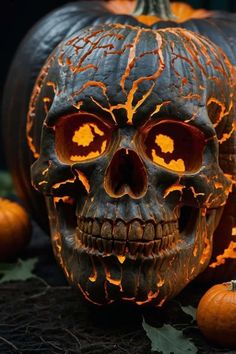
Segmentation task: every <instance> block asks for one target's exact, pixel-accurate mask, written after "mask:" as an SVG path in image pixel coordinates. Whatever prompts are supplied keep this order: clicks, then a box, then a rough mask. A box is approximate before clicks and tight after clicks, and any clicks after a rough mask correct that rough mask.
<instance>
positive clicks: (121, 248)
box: [77, 228, 178, 257]
mask: <svg viewBox="0 0 236 354" xmlns="http://www.w3.org/2000/svg"><path fill="white" fill-rule="evenodd" d="M77 235H78V239H79V240H80V242H81V244H82V245H84V247H88V248H89V249H93V250H98V251H99V252H101V253H105V254H111V253H114V254H116V255H125V254H130V255H131V256H136V257H137V256H138V255H143V256H145V257H148V256H151V255H155V254H156V255H157V254H159V253H160V251H161V250H165V249H167V248H170V247H171V246H172V244H173V243H176V241H177V239H178V232H177V231H175V233H173V234H171V235H169V236H164V237H162V239H158V240H153V241H149V242H144V240H143V242H140V241H136V242H135V241H134V240H132V241H129V240H126V241H122V240H114V239H113V240H111V239H105V238H102V237H99V236H92V235H89V234H87V233H85V232H82V231H81V230H80V229H79V228H77Z"/></svg>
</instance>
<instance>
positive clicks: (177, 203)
mask: <svg viewBox="0 0 236 354" xmlns="http://www.w3.org/2000/svg"><path fill="white" fill-rule="evenodd" d="M199 52H201V53H203V54H202V55H201V57H200V56H199V55H198V53H199ZM231 78H232V66H231V65H230V63H229V61H228V60H227V58H226V57H225V55H224V54H223V52H222V51H221V50H220V49H218V48H217V47H216V46H214V45H213V44H212V43H211V42H209V41H208V40H206V39H205V38H204V37H201V36H198V35H196V34H194V35H193V34H192V32H190V31H187V30H184V29H177V28H175V29H171V28H168V29H163V30H158V31H157V30H151V29H141V28H138V27H137V28H136V27H131V26H128V25H117V24H116V25H105V26H97V27H93V28H88V29H85V30H82V31H80V32H78V33H76V34H75V35H71V36H70V38H67V39H66V40H65V41H64V42H63V43H62V44H60V46H59V47H58V48H57V49H56V50H55V51H54V53H53V54H52V55H51V57H50V58H49V60H48V61H47V63H46V64H45V66H44V68H43V70H42V71H41V74H40V76H39V78H38V81H37V83H36V86H35V89H34V92H33V95H32V99H31V104H30V109H29V116H28V131H32V126H33V127H34V129H37V126H38V125H40V124H41V125H42V126H43V129H42V136H41V141H34V143H33V142H32V139H31V137H30V135H28V142H29V145H30V146H31V149H32V151H37V150H38V147H39V146H40V156H38V158H37V160H36V162H35V163H34V164H33V166H32V182H33V185H34V186H35V188H36V189H37V190H39V191H40V192H42V193H43V194H44V195H45V199H46V202H47V207H48V214H49V221H50V226H51V236H52V243H53V247H54V252H55V255H56V257H57V259H58V261H59V263H60V264H61V266H62V267H63V269H64V271H65V274H66V276H67V278H68V280H69V281H70V282H71V283H72V284H74V285H75V286H76V287H78V288H79V289H80V290H81V291H82V293H83V294H84V296H85V297H86V298H87V299H88V300H90V301H92V302H94V303H97V304H104V303H111V302H113V301H115V300H127V301H135V302H136V303H137V304H143V303H153V304H155V305H157V306H160V305H162V304H163V303H164V301H165V300H166V299H169V298H171V297H173V296H174V295H176V294H177V293H178V292H179V291H180V290H182V289H183V288H184V286H186V284H187V283H189V281H191V280H192V279H193V278H194V277H196V275H198V274H199V273H200V272H201V271H202V270H203V269H204V268H205V267H206V266H207V264H208V262H209V259H210V256H211V249H212V236H213V233H214V230H215V228H216V226H217V223H218V220H219V219H220V216H221V213H222V207H223V205H224V204H225V202H226V200H227V197H228V193H229V191H230V187H231V182H230V181H229V180H228V179H227V178H226V176H225V175H224V174H223V171H222V169H221V163H223V162H221V161H219V149H220V148H222V146H223V142H224V140H227V138H228V137H230V135H231V134H232V128H233V118H232V117H233V113H234V112H233V104H232V101H233V100H234V86H233V83H232V81H231ZM36 146H37V148H36Z"/></svg>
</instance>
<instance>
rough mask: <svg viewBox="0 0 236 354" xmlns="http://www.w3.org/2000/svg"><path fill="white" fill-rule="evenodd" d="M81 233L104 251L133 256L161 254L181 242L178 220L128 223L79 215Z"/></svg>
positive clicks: (83, 239)
mask: <svg viewBox="0 0 236 354" xmlns="http://www.w3.org/2000/svg"><path fill="white" fill-rule="evenodd" d="M77 237H78V239H79V240H80V242H81V244H82V245H84V247H88V248H89V249H94V250H98V251H99V252H101V253H103V252H105V253H107V254H110V253H115V254H117V255H125V254H127V253H129V254H130V255H131V256H137V255H144V256H145V257H148V256H150V255H152V254H159V253H160V251H161V250H166V249H168V248H170V247H171V245H172V244H173V243H175V242H177V240H178V237H179V230H178V221H174V220H173V221H169V222H162V223H158V224H156V225H155V224H154V223H153V222H151V221H149V222H146V223H144V222H142V221H138V220H134V221H132V222H131V223H125V222H123V221H121V220H118V221H116V222H112V221H109V220H104V221H103V222H102V221H100V220H91V219H86V218H83V219H81V218H80V219H78V227H77Z"/></svg>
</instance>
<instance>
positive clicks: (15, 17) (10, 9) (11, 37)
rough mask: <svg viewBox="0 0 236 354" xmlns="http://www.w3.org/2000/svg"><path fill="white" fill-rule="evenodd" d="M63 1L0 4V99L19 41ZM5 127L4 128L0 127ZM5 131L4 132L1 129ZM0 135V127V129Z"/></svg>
mask: <svg viewBox="0 0 236 354" xmlns="http://www.w3.org/2000/svg"><path fill="white" fill-rule="evenodd" d="M69 2H70V1H65V0H48V1H42V0H40V1H39V0H33V1H32V0H7V1H4V2H2V3H1V7H0V102H1V99H2V93H3V89H4V82H5V79H6V75H7V71H8V69H9V65H10V63H11V60H12V58H13V56H14V53H15V51H16V49H17V47H18V45H19V42H20V41H21V39H22V38H23V37H24V35H25V34H26V32H27V31H28V30H29V29H30V27H31V26H32V25H33V24H35V22H36V21H37V20H39V19H40V18H41V17H43V16H44V15H45V14H46V13H48V12H49V11H51V10H53V9H55V8H56V7H59V6H61V5H63V4H66V3H69ZM186 2H188V3H189V4H191V5H192V6H193V7H195V8H201V7H203V8H206V9H219V10H227V11H231V12H234V11H235V12H236V1H234V0H188V1H186ZM2 130H4V129H2ZM3 133H4V132H3ZM0 134H1V129H0ZM5 167H6V165H5V162H4V151H3V147H2V144H1V140H0V169H1V168H5Z"/></svg>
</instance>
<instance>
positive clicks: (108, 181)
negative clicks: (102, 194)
mask: <svg viewBox="0 0 236 354" xmlns="http://www.w3.org/2000/svg"><path fill="white" fill-rule="evenodd" d="M104 188H105V190H106V192H107V193H108V194H109V195H110V196H111V197H113V198H119V197H122V196H123V195H125V194H128V195H129V196H130V197H132V198H135V199H138V198H142V197H143V196H144V195H145V193H146V191H147V172H146V169H145V167H144V164H143V162H142V160H141V159H140V157H139V156H138V154H137V153H136V152H135V151H133V150H130V149H120V150H118V151H117V152H116V153H115V155H114V156H113V158H112V160H111V162H110V165H109V166H108V168H107V170H106V173H105V179H104Z"/></svg>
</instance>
